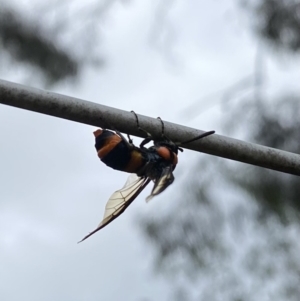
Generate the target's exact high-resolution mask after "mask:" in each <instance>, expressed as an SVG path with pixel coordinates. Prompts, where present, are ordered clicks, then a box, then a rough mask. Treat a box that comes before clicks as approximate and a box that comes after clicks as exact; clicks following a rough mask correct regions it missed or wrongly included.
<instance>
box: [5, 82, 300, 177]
mask: <svg viewBox="0 0 300 301" xmlns="http://www.w3.org/2000/svg"><path fill="white" fill-rule="evenodd" d="M0 103H2V104H6V105H9V106H14V107H17V108H21V109H25V110H30V111H35V112H39V113H42V114H46V115H51V116H55V117H59V118H64V119H68V120H72V121H77V122H80V123H84V124H89V125H93V126H97V127H102V128H110V129H116V130H119V131H121V132H123V133H127V134H130V135H134V136H138V137H143V138H144V137H145V134H144V133H143V132H141V131H139V130H138V129H137V126H136V121H135V118H134V116H133V114H132V113H131V112H126V111H123V110H119V109H114V108H111V107H107V106H104V105H100V104H97V103H93V102H89V101H84V100H81V99H78V98H74V97H70V96H65V95H61V94H57V93H53V92H48V91H43V90H39V89H35V88H30V87H26V86H23V85H20V84H16V83H12V82H8V81H4V80H0ZM139 121H140V125H141V127H142V128H144V129H145V130H146V131H148V132H150V133H151V134H152V135H153V136H154V137H160V133H161V123H160V121H159V120H157V119H154V118H150V117H146V116H142V115H139ZM165 132H166V135H167V136H168V137H169V138H170V139H172V140H173V141H184V140H188V139H191V138H193V137H196V136H198V135H200V134H201V133H203V131H200V130H196V129H192V128H189V127H185V126H182V125H178V124H174V123H170V122H165ZM184 147H185V148H188V149H191V150H195V151H198V152H204V153H207V154H210V155H215V156H219V157H223V158H227V159H231V160H235V161H240V162H244V163H248V164H252V165H256V166H260V167H265V168H269V169H273V170H277V171H281V172H285V173H289V174H294V175H300V155H298V154H294V153H289V152H286V151H282V150H278V149H274V148H270V147H265V146H261V145H258V144H253V143H248V142H244V141H241V140H237V139H233V138H229V137H225V136H221V135H217V134H215V135H212V136H209V137H207V138H204V139H202V140H198V141H194V142H192V143H190V144H188V145H185V146H184Z"/></svg>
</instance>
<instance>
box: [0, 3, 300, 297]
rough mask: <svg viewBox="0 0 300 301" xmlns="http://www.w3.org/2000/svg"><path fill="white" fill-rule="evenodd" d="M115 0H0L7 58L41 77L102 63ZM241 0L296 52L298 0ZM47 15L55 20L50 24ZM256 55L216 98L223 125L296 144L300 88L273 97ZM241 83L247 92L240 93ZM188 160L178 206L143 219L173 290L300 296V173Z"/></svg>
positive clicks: (270, 41)
mask: <svg viewBox="0 0 300 301" xmlns="http://www.w3.org/2000/svg"><path fill="white" fill-rule="evenodd" d="M115 2H117V1H104V2H101V5H100V4H98V3H96V2H92V1H91V2H90V3H85V5H84V6H82V8H78V7H77V8H76V9H75V8H73V7H72V1H69V2H63V1H61V2H59V1H55V2H50V3H48V4H47V5H46V4H44V5H41V6H40V7H39V8H38V9H39V13H38V15H39V18H36V19H28V17H26V14H25V13H23V12H22V11H17V9H16V8H15V7H13V6H12V5H9V2H8V1H3V0H2V1H1V2H0V6H1V10H0V49H1V54H2V60H3V57H5V60H8V62H9V64H11V65H12V66H15V67H19V66H21V67H23V68H26V69H30V70H32V78H33V79H34V78H36V77H39V76H41V77H42V78H43V80H44V84H45V86H46V85H49V84H50V85H53V84H57V83H59V82H61V81H64V80H66V79H70V78H71V79H76V78H77V77H79V75H80V73H81V71H82V69H83V68H84V66H86V64H92V65H93V66H95V67H97V68H99V67H103V66H104V62H105V59H104V58H102V57H101V48H100V47H101V43H100V40H101V22H100V25H99V22H95V20H97V19H99V18H100V17H102V19H103V18H104V16H105V14H106V13H107V12H109V10H110V9H111V7H112V6H113V4H114V3H115ZM124 3H125V2H124ZM172 3H173V2H172V1H171V2H168V5H172ZM236 5H239V6H240V9H241V13H243V14H246V15H248V16H249V19H250V20H251V21H250V22H251V24H252V28H253V33H254V34H256V35H257V39H258V40H260V43H263V44H264V45H267V47H269V50H271V49H276V51H278V53H280V54H284V55H286V56H289V57H292V56H298V55H299V52H300V1H297V0H294V1H293V0H257V1H245V0H244V1H237V2H236ZM164 7H165V6H164ZM54 10H55V17H54V16H53V12H54ZM164 10H165V11H167V9H164ZM160 17H161V18H163V16H160ZM212 17H213V16H212ZM44 18H47V19H48V21H49V20H50V22H47V24H48V26H47V27H45V26H44V24H43V19H44ZM51 20H52V21H51ZM49 24H51V25H49ZM96 24H97V26H100V28H99V27H98V28H97V27H96ZM161 26H164V25H163V22H161ZM74 27H75V28H76V30H74ZM71 28H72V30H71ZM155 30H157V28H156V29H155ZM86 32H89V35H86V34H85V33H86ZM257 57H258V59H257V62H256V65H255V66H254V72H253V74H252V75H251V76H250V77H249V78H247V79H246V80H242V83H243V85H233V86H232V87H230V88H228V90H227V91H224V93H223V98H221V99H220V105H221V106H225V107H226V110H230V112H231V114H230V118H227V119H226V118H224V120H222V123H223V125H224V129H225V130H226V131H227V134H228V135H229V136H234V135H235V134H236V133H237V132H241V129H245V131H244V132H245V133H247V137H243V139H245V140H246V141H252V142H255V143H259V144H263V145H267V146H270V147H274V148H279V149H283V150H286V151H290V152H294V153H299V152H300V139H299V138H300V137H299V125H300V124H299V123H300V121H299V116H300V115H299V113H300V105H299V95H293V94H291V93H290V92H289V91H286V92H285V93H283V94H282V95H277V97H276V99H274V97H271V98H270V97H267V95H265V94H264V81H265V78H264V72H263V71H264V69H263V56H261V53H260V51H259V50H258V55H257ZM296 80H299V79H295V81H296ZM245 88H246V90H248V91H249V92H250V93H247V95H246V96H242V97H241V96H240V93H239V92H240V91H241V89H245ZM232 99H234V101H231V100H232ZM196 105H197V104H196ZM226 116H227V115H226ZM187 168H189V169H190V171H189V176H188V177H187V178H186V180H185V181H184V183H183V184H182V189H181V195H180V196H178V197H177V198H176V199H174V200H172V202H173V203H174V206H173V210H171V211H169V212H167V213H165V214H163V215H161V216H157V217H156V218H155V219H154V218H150V217H148V218H145V219H144V218H143V220H141V221H140V226H141V228H142V234H143V236H144V237H145V239H146V240H147V242H149V241H150V242H151V247H152V248H154V249H155V250H156V255H157V256H156V264H155V267H156V271H157V272H159V273H161V274H162V275H164V276H166V277H167V278H169V279H170V287H171V291H172V294H171V299H172V300H212V301H213V300H236V301H238V300H240V301H242V300H245V301H246V300H262V299H264V297H266V298H272V300H299V296H300V285H299V284H300V260H299V259H300V258H299V254H300V245H299V240H298V238H297V237H298V233H299V230H300V229H299V212H300V183H299V178H298V177H295V176H290V175H286V174H283V173H279V172H275V171H270V170H265V169H262V168H256V167H253V166H248V165H244V164H240V163H234V162H229V161H226V160H223V159H218V158H209V159H207V157H205V159H202V160H200V161H199V163H198V165H197V166H196V167H187Z"/></svg>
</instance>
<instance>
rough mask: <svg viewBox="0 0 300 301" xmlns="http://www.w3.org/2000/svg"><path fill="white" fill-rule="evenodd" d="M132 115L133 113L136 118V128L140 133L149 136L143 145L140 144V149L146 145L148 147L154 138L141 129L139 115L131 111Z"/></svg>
mask: <svg viewBox="0 0 300 301" xmlns="http://www.w3.org/2000/svg"><path fill="white" fill-rule="evenodd" d="M131 113H133V115H134V117H135V121H136V126H137V128H138V130H139V131H141V132H143V133H144V134H146V135H147V138H145V139H144V140H143V141H142V142H141V144H140V147H141V148H143V147H144V145H146V144H147V143H149V142H150V141H151V140H153V138H152V135H151V134H150V133H149V132H147V131H146V130H144V129H143V128H141V127H140V123H139V119H138V116H137V114H136V113H135V112H134V111H131Z"/></svg>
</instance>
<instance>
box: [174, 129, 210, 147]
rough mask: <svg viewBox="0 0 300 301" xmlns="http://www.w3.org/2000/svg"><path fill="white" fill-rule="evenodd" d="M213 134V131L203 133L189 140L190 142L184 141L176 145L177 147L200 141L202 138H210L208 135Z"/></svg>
mask: <svg viewBox="0 0 300 301" xmlns="http://www.w3.org/2000/svg"><path fill="white" fill-rule="evenodd" d="M214 133H215V131H209V132H205V133H203V134H201V135H199V136H197V137H195V138H192V139H190V140H186V141H183V142H180V143H178V144H177V145H182V144H186V143H190V142H193V141H196V140H199V139H202V138H204V137H206V136H210V135H212V134H214Z"/></svg>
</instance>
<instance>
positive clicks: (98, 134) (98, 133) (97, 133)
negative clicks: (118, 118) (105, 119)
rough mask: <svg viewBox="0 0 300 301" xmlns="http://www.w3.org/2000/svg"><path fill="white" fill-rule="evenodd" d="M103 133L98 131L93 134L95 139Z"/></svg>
mask: <svg viewBox="0 0 300 301" xmlns="http://www.w3.org/2000/svg"><path fill="white" fill-rule="evenodd" d="M102 132H103V131H102V130H100V129H98V130H96V131H95V132H94V133H93V134H94V136H95V137H98V136H100V135H101V134H102Z"/></svg>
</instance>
